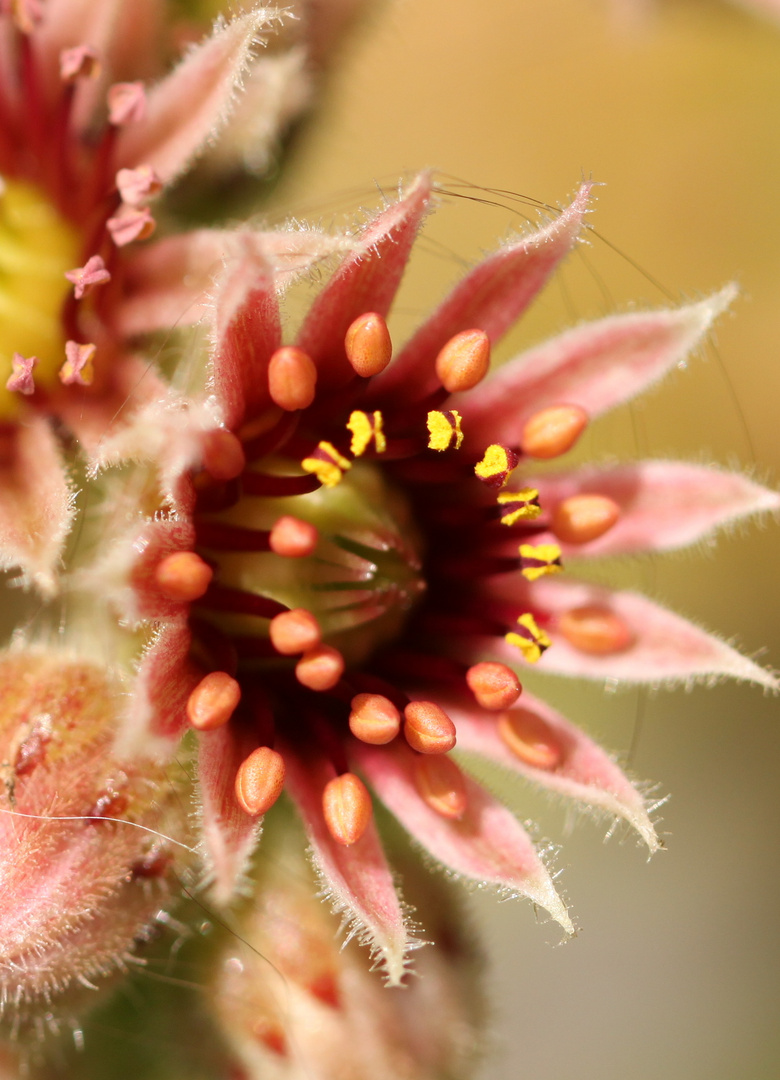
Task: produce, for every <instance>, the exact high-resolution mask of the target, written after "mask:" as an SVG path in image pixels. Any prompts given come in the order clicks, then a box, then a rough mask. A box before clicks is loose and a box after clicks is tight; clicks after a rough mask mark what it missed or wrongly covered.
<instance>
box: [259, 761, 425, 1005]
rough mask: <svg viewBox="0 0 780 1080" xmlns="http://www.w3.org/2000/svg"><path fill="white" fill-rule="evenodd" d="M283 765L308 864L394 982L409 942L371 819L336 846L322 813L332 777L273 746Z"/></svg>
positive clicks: (318, 764)
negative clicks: (356, 835)
mask: <svg viewBox="0 0 780 1080" xmlns="http://www.w3.org/2000/svg"><path fill="white" fill-rule="evenodd" d="M278 749H280V750H281V751H282V753H283V755H284V759H285V764H286V767H287V774H286V789H287V791H288V792H289V794H290V796H291V797H292V799H293V800H294V802H295V803H296V805H297V807H298V810H299V812H300V814H301V817H302V819H303V823H304V825H305V827H306V832H307V834H308V837H309V841H310V843H311V846H312V851H313V855H314V862H315V865H316V867H317V869H318V871H319V873H320V874H321V876H322V882H323V886H324V888H325V889H326V895H327V896H328V897H329V899H330V900H331V902H332V904H333V905H334V908H335V909H336V910H337V911H339V912H341V914H342V917H343V920H344V925H345V926H346V927H347V932H348V935H349V937H352V936H353V935H355V934H357V935H358V940H359V941H360V942H361V943H362V944H366V945H368V946H369V948H370V949H371V952H372V955H374V954H376V956H378V957H379V958H381V962H382V964H383V965H384V967H385V972H386V974H387V979H388V983H389V984H390V985H391V986H397V985H398V984H399V983H400V982H401V980H402V978H403V975H404V971H405V967H406V953H407V951H408V950H409V949H410V948H412V947H413V946H414V945H415V944H416V943H415V942H413V941H412V940H410V938H409V936H408V934H407V931H406V927H405V925H404V915H403V910H402V908H401V904H400V901H399V899H398V894H397V893H396V891H395V886H394V885H393V876H392V873H391V871H390V868H389V867H388V865H387V861H386V860H385V856H384V852H383V851H382V845H381V843H380V841H379V835H378V833H377V830H376V826H375V825H374V823H373V822H371V824H369V826H368V829H367V830H366V832H365V833H364V834H363V836H362V837H361V838H360V840H358V841H357V843H355V844H352V845H351V846H350V847H344V846H342V845H341V844H338V843H337V842H336V841H335V840H334V839H333V837H332V836H331V835H330V833H329V832H328V829H327V827H326V825H325V819H324V817H323V815H322V792H323V789H324V787H325V784H326V783H327V782H328V781H329V780H330V779H332V777H333V776H335V775H336V774H335V771H334V769H333V767H332V765H330V764H328V763H326V762H324V761H311V762H307V763H304V762H302V761H301V760H300V759H299V758H298V757H297V756H296V755H295V752H294V751H292V750H289V749H285V748H282V747H278Z"/></svg>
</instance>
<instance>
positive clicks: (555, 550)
mask: <svg viewBox="0 0 780 1080" xmlns="http://www.w3.org/2000/svg"><path fill="white" fill-rule="evenodd" d="M520 560H521V562H522V570H521V571H520V572H521V573H522V575H523V577H524V578H527V579H528V581H536V579H537V578H540V577H543V576H544V575H545V574H557V573H558V572H559V571H561V570H563V567H562V566H561V549H560V548H559V547H558V545H557V544H537V545H535V546H534V545H533V544H521V545H520Z"/></svg>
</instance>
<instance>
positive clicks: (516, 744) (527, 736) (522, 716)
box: [498, 709, 563, 769]
mask: <svg viewBox="0 0 780 1080" xmlns="http://www.w3.org/2000/svg"><path fill="white" fill-rule="evenodd" d="M498 733H499V735H500V736H501V738H502V739H503V740H504V742H505V743H506V745H507V746H508V747H509V749H510V750H511V751H512V753H513V754H515V756H516V757H519V758H520V760H521V761H524V762H525V764H526V765H532V766H533V768H535V769H554V768H555V767H556V766H557V765H559V764H560V761H561V758H562V757H563V751H562V750H561V747H560V744H559V743H558V741H557V739H556V738H555V735H554V734H553V732H552V731H551V730H550V728H549V726H548V725H547V724H546V723H545V722H544V720H542V718H541V716H537V714H536V713H533V712H530V711H529V710H528V709H512V710H510V711H509V712H505V713H502V714H501V716H499V718H498Z"/></svg>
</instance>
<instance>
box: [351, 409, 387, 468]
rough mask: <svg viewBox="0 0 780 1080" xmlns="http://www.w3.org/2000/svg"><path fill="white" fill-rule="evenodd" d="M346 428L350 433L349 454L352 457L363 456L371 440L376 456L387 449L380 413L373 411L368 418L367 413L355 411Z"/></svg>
mask: <svg viewBox="0 0 780 1080" xmlns="http://www.w3.org/2000/svg"><path fill="white" fill-rule="evenodd" d="M347 428H348V429H349V430H350V431H351V432H352V442H351V443H350V446H349V452H350V454H352V455H353V456H354V457H360V456H361V455H362V454H364V453H365V452H366V449H367V448H368V446H369V444H370V442H371V440H372V439H373V440H374V445H375V447H376V452H377V453H378V454H383V453H384V452H385V450H386V449H387V439H386V438H385V433H384V431H383V430H382V414H381V412H379V411H375V412H374V413H372V414H371V415H370V416H369V414H368V413H365V412H360V411H358V410H356V411H355V412H353V413H351V414H350V417H349V420H348V421H347Z"/></svg>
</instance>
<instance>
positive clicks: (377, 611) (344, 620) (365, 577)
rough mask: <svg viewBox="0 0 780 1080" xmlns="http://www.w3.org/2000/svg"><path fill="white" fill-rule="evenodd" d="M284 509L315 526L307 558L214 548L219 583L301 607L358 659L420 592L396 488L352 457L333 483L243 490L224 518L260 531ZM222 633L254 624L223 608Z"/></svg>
mask: <svg viewBox="0 0 780 1080" xmlns="http://www.w3.org/2000/svg"><path fill="white" fill-rule="evenodd" d="M283 514H291V515H293V516H295V517H298V518H302V519H303V520H305V521H309V522H311V523H312V524H313V525H316V526H317V529H318V531H319V534H320V542H319V544H318V545H317V549H316V551H315V553H314V554H313V555H311V556H309V557H307V558H302V559H290V558H281V557H279V556H277V555H273V554H254V553H240V554H239V553H235V554H230V555H226V554H224V553H220V556H219V581H220V582H221V583H222V584H225V585H230V586H232V587H233V588H240V589H242V590H244V591H246V592H250V593H259V594H262V595H264V596H268V597H272V598H273V599H275V600H280V601H281V602H282V603H284V604H287V605H288V606H289V607H290V608H306V609H307V610H309V611H311V612H312V614H314V615H315V616H316V617H317V620H318V622H319V624H320V626H321V628H322V631H323V637H324V638H325V640H326V641H328V642H329V643H330V644H332V645H335V646H336V647H337V648H339V649H340V650H341V651H342V652H343V653H344V656H345V658H346V660H347V662H348V663H350V664H356V663H360V662H361V661H362V660H364V659H365V658H366V657H367V656H369V655H370V654H371V653H372V652H374V651H375V650H376V649H377V648H379V647H380V646H381V645H383V644H385V643H387V642H389V641H391V640H393V639H394V638H395V637H397V636H398V634H399V633H400V631H401V629H402V627H403V624H404V623H405V621H406V619H407V618H408V616H409V613H410V611H411V610H412V608H413V607H414V605H415V604H416V603H417V601H418V600H419V599H420V597H421V596H422V594H423V592H424V590H425V583H424V580H423V577H422V571H421V563H422V558H421V555H422V551H421V549H422V544H421V541H420V537H419V534H418V532H417V530H416V529H415V527H414V524H413V522H412V520H411V514H410V510H409V506H408V504H407V502H406V500H405V499H404V497H403V495H402V494H401V493H400V492H399V491H398V490H397V489H396V488H395V487H394V486H392V485H391V484H388V483H387V481H386V480H385V478H384V477H383V475H382V472H381V470H380V469H378V468H377V467H376V466H373V465H370V464H366V463H362V462H359V463H356V464H355V465H354V466H353V468H352V469H351V470H350V471H349V472H348V473H346V475H345V477H344V479H343V480H342V481H341V483H340V484H339V485H338V486H337V487H334V488H325V487H323V488H320V489H319V490H318V491H315V492H313V493H312V494H310V495H298V496H295V497H294V498H284V499H268V498H257V499H253V498H244V499H242V500H241V502H239V503H238V504H237V505H236V506H235V507H233V508H232V509H231V510H229V511H227V512H225V513H224V515H222V520H223V521H225V522H226V523H230V524H234V525H242V526H244V527H250V528H256V529H267V528H270V527H271V526H272V525H273V524H274V522H275V521H276V520H277V518H279V517H281V516H282V515H283ZM220 624H221V625H222V626H223V628H224V629H226V630H227V631H228V632H231V631H232V632H234V633H247V632H252V630H251V626H252V623H251V621H250V620H247V619H245V618H243V617H241V616H226V617H223V618H221V619H220Z"/></svg>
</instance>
